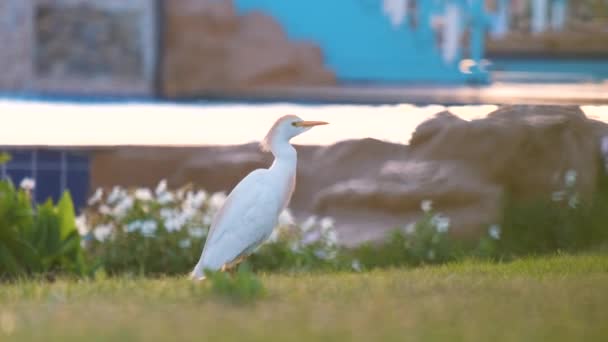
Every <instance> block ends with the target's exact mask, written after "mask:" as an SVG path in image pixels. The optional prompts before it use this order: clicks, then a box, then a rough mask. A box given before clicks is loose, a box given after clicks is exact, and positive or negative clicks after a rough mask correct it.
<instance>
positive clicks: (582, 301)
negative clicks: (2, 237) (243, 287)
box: [0, 255, 608, 342]
mask: <svg viewBox="0 0 608 342" xmlns="http://www.w3.org/2000/svg"><path fill="white" fill-rule="evenodd" d="M261 279H262V281H263V284H264V286H265V287H266V290H267V291H266V295H265V296H264V297H263V298H261V299H259V300H257V301H256V302H254V303H253V304H249V305H243V304H240V305H236V304H230V303H228V302H226V301H225V300H223V299H221V298H219V297H217V296H214V295H213V294H212V293H211V291H210V290H209V286H208V284H205V283H193V282H191V281H188V280H187V279H185V278H184V279H182V278H168V279H155V280H154V279H128V278H120V279H100V280H95V281H68V280H60V281H57V282H55V283H42V282H34V281H23V282H20V283H16V284H11V285H6V284H5V285H1V287H0V341H10V340H18V341H34V340H44V341H110V340H111V341H219V340H221V341H224V340H239V341H241V340H250V341H313V340H314V341H346V340H349V341H350V340H355V341H376V340H378V341H411V340H423V341H435V340H436V341H471V340H474V341H492V342H494V341H599V340H604V341H606V340H608V256H606V255H584V256H557V257H547V258H534V259H526V260H520V261H517V262H513V263H508V264H491V263H484V262H475V261H467V262H460V263H455V264H451V265H445V266H433V267H421V268H415V269H393V270H382V271H373V272H366V273H343V274H313V275H261Z"/></svg>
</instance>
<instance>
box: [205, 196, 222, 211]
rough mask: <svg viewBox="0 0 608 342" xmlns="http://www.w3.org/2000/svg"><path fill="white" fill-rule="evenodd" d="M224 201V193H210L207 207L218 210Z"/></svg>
mask: <svg viewBox="0 0 608 342" xmlns="http://www.w3.org/2000/svg"><path fill="white" fill-rule="evenodd" d="M224 202H226V194H225V193H223V192H216V193H214V194H213V195H211V198H210V199H209V207H210V208H211V209H212V210H213V211H218V210H220V208H221V207H222V206H223V205H224Z"/></svg>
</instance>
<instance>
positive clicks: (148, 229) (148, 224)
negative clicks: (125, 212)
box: [141, 220, 157, 237]
mask: <svg viewBox="0 0 608 342" xmlns="http://www.w3.org/2000/svg"><path fill="white" fill-rule="evenodd" d="M156 229H157V225H156V221H154V220H147V221H144V222H143V223H142V224H141V233H142V234H143V236H145V237H153V236H154V235H155V234H156Z"/></svg>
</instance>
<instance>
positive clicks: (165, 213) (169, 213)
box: [158, 208, 177, 219]
mask: <svg viewBox="0 0 608 342" xmlns="http://www.w3.org/2000/svg"><path fill="white" fill-rule="evenodd" d="M158 213H159V215H160V217H162V218H163V219H168V218H171V217H175V216H176V215H177V213H176V211H175V210H174V209H171V208H161V209H160V211H159V212H158Z"/></svg>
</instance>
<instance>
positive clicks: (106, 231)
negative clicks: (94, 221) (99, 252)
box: [93, 224, 114, 242]
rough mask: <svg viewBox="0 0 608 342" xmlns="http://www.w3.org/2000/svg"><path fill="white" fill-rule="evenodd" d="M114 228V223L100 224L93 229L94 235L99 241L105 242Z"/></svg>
mask: <svg viewBox="0 0 608 342" xmlns="http://www.w3.org/2000/svg"><path fill="white" fill-rule="evenodd" d="M113 230H114V226H113V225H112V224H100V225H98V226H96V227H95V229H93V236H95V239H97V241H99V242H104V241H105V240H106V239H107V238H108V237H110V235H111V234H112V231H113Z"/></svg>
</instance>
